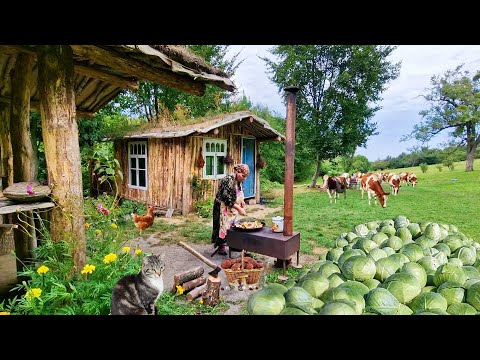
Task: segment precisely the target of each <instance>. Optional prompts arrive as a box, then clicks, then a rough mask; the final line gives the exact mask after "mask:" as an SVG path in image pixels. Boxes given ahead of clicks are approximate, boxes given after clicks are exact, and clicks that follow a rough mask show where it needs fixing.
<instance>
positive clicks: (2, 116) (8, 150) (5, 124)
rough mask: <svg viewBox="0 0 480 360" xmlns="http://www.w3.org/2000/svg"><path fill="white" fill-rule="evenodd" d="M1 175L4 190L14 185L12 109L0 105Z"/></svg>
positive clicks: (2, 104)
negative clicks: (11, 134)
mask: <svg viewBox="0 0 480 360" xmlns="http://www.w3.org/2000/svg"><path fill="white" fill-rule="evenodd" d="M0 152H1V164H0V175H1V176H2V180H3V181H4V182H3V183H2V184H1V185H2V189H4V188H6V187H7V186H10V185H12V184H13V155H12V143H11V141H10V107H9V106H8V104H5V103H0Z"/></svg>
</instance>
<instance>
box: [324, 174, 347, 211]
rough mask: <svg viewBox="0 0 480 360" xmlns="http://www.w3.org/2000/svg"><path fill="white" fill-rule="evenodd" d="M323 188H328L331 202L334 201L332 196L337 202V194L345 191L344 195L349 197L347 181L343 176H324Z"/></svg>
mask: <svg viewBox="0 0 480 360" xmlns="http://www.w3.org/2000/svg"><path fill="white" fill-rule="evenodd" d="M323 188H326V189H327V192H328V196H329V198H330V204H331V203H332V196H333V198H334V200H335V204H336V203H337V196H338V195H337V194H338V193H343V197H344V198H347V181H346V179H345V178H344V177H343V176H328V175H324V176H323Z"/></svg>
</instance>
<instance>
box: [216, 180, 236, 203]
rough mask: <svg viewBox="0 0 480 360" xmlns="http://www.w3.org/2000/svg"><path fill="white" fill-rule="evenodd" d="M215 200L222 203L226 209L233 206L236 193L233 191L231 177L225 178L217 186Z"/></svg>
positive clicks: (233, 186) (233, 181)
mask: <svg viewBox="0 0 480 360" xmlns="http://www.w3.org/2000/svg"><path fill="white" fill-rule="evenodd" d="M217 198H218V200H220V201H223V202H224V203H225V205H227V206H228V207H232V206H233V205H235V201H237V191H236V190H235V179H234V178H233V176H231V175H227V176H225V177H224V178H223V179H222V180H220V184H219V185H218V194H217Z"/></svg>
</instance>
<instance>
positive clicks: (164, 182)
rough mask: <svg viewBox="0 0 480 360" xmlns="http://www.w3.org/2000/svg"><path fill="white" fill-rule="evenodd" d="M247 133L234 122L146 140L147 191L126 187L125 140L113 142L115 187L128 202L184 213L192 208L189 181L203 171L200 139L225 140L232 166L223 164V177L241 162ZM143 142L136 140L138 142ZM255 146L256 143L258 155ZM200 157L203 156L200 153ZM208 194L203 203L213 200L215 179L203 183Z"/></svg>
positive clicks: (216, 181) (257, 190)
mask: <svg viewBox="0 0 480 360" xmlns="http://www.w3.org/2000/svg"><path fill="white" fill-rule="evenodd" d="M249 135H250V134H249V133H248V131H247V130H246V129H245V128H244V127H243V126H241V125H240V124H239V123H238V122H236V123H233V124H229V125H226V126H223V127H220V128H218V134H214V131H211V132H209V133H206V134H205V135H202V136H198V135H194V136H186V137H181V138H169V139H162V138H155V139H154V138H150V139H148V165H147V166H148V190H146V191H145V190H138V189H130V188H129V187H128V182H129V179H128V177H129V173H128V153H127V144H128V141H127V140H120V141H115V144H114V147H115V158H116V159H118V160H119V162H120V164H121V167H122V171H123V174H124V180H123V182H120V183H121V186H119V189H120V195H121V196H123V197H125V198H126V199H130V200H137V201H148V203H149V204H152V203H153V204H154V205H156V206H158V207H160V208H164V209H167V208H170V207H173V208H174V209H176V210H178V211H180V212H181V213H182V214H184V215H185V214H188V213H189V212H192V211H193V210H194V209H193V194H192V186H191V180H192V177H193V175H197V177H198V178H200V179H201V178H202V171H203V168H199V167H198V166H197V158H198V156H199V153H200V149H201V148H202V147H203V139H204V138H218V139H227V141H228V142H227V150H228V153H229V154H230V155H231V156H232V158H233V163H232V164H229V165H227V174H230V173H232V172H233V165H234V164H237V163H239V162H241V159H242V137H243V136H249ZM141 140H145V139H136V141H141ZM258 150H259V144H258V142H257V144H256V152H257V154H258ZM202 155H203V153H202ZM250 171H251V172H253V171H255V173H256V181H255V194H256V196H255V200H256V201H257V203H258V202H259V201H260V178H259V171H258V169H256V168H255V169H250ZM206 181H208V183H209V187H208V191H207V192H206V193H204V194H203V200H205V199H207V198H213V197H214V196H215V193H216V192H217V189H218V183H219V180H206Z"/></svg>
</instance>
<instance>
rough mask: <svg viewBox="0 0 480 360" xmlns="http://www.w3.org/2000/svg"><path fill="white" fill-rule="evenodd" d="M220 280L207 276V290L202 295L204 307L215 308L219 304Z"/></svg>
mask: <svg viewBox="0 0 480 360" xmlns="http://www.w3.org/2000/svg"><path fill="white" fill-rule="evenodd" d="M221 284H222V280H221V279H219V278H214V277H213V276H209V277H208V280H207V289H206V290H205V292H203V294H202V299H203V303H204V304H205V305H210V306H215V305H218V303H219V302H220V285H221Z"/></svg>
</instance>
